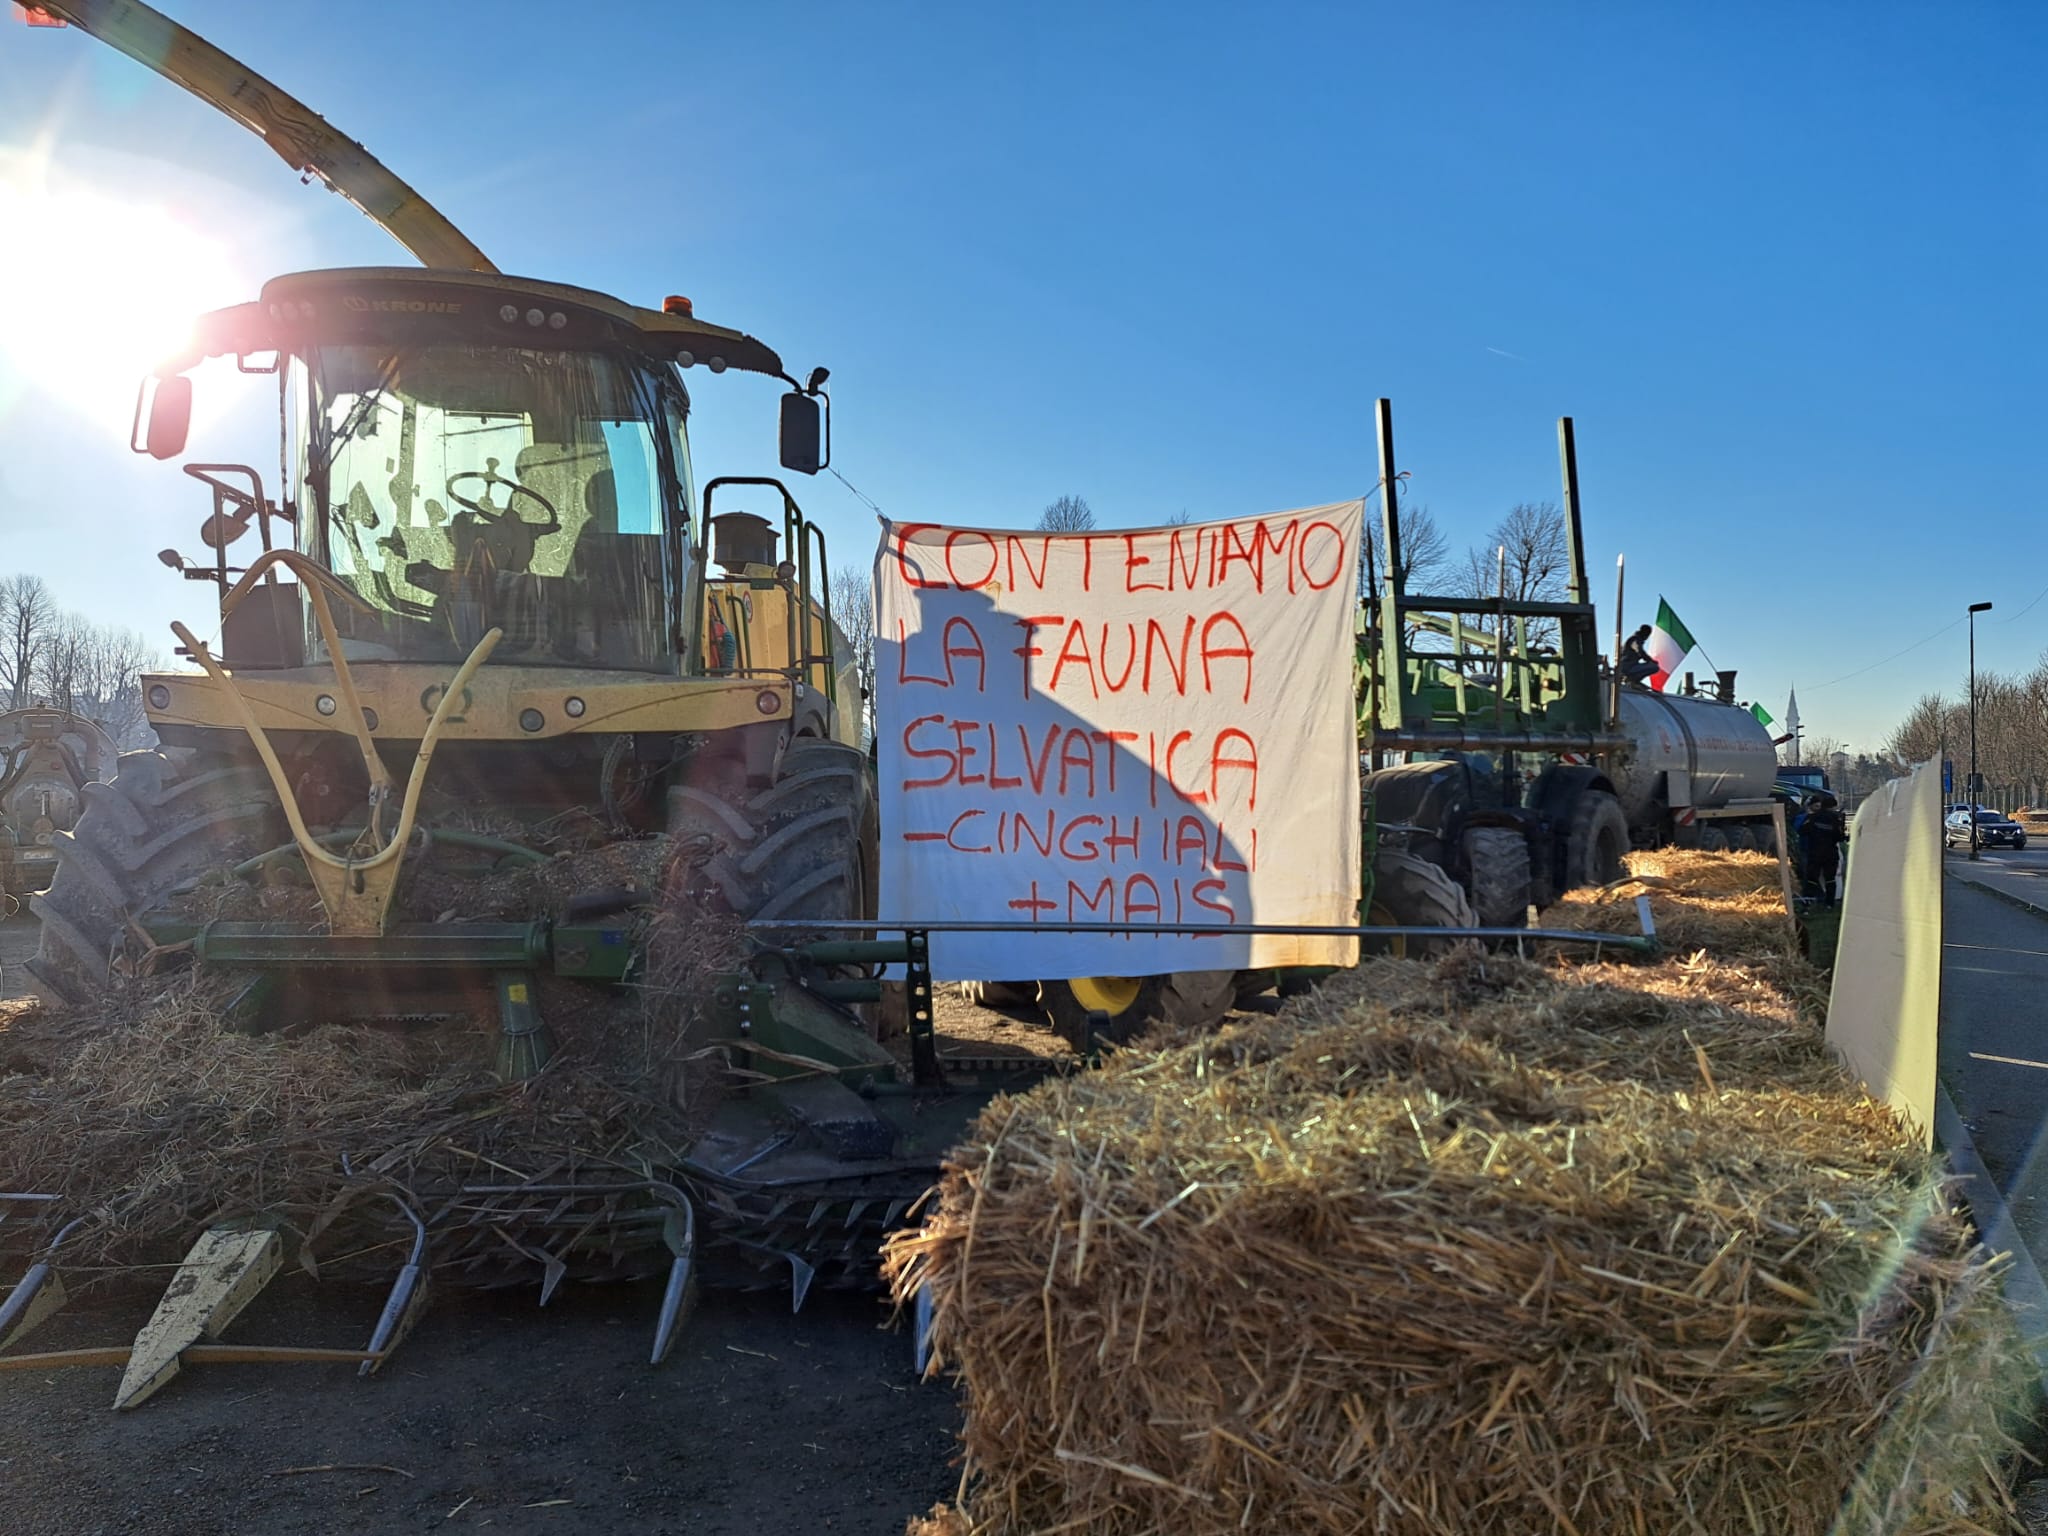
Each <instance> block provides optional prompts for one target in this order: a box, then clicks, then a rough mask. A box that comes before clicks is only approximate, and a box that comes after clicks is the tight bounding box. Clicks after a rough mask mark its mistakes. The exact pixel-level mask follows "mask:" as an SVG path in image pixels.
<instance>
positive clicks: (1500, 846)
mask: <svg viewBox="0 0 2048 1536" xmlns="http://www.w3.org/2000/svg"><path fill="white" fill-rule="evenodd" d="M1460 841H1461V842H1462V843H1463V844H1464V851H1465V867H1466V868H1467V869H1469V870H1470V871H1471V882H1470V884H1471V890H1470V895H1471V898H1472V910H1473V911H1474V912H1475V913H1476V914H1478V917H1479V926H1480V927H1482V928H1526V927H1527V926H1528V925H1529V887H1530V883H1531V881H1532V879H1533V876H1532V874H1531V871H1530V864H1529V840H1528V839H1527V838H1525V837H1523V836H1522V834H1521V833H1520V832H1518V831H1516V830H1515V829H1514V828H1513V827H1471V828H1468V829H1467V830H1466V833H1465V835H1464V837H1463V838H1461V839H1460ZM1517 942H1519V941H1517Z"/></svg>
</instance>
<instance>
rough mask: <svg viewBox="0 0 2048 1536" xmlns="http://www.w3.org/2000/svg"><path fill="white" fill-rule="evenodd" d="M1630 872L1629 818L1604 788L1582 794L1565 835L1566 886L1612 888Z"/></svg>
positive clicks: (1574, 806) (1572, 887) (1573, 808)
mask: <svg viewBox="0 0 2048 1536" xmlns="http://www.w3.org/2000/svg"><path fill="white" fill-rule="evenodd" d="M1627 873H1628V818H1627V817H1625V816H1623V815H1622V814H1621V802H1620V801H1619V800H1616V799H1615V798H1614V796H1612V795H1610V794H1609V793H1608V792H1607V791H1606V790H1604V789H1587V790H1582V791H1580V793H1579V798H1578V799H1577V800H1576V801H1575V802H1574V803H1573V805H1572V819H1571V825H1570V827H1569V828H1568V829H1567V831H1566V833H1565V887H1566V889H1574V888H1576V887H1579V886H1587V885H1612V884H1613V883H1614V882H1615V881H1617V880H1619V879H1621V878H1622V877H1623V876H1624V875H1626V874H1627Z"/></svg>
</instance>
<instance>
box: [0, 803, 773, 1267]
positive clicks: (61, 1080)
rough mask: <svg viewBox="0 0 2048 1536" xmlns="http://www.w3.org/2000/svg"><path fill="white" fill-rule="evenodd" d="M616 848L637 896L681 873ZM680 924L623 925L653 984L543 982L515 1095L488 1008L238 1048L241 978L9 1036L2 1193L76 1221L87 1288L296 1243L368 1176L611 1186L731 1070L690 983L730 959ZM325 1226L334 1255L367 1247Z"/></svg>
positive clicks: (72, 1242) (0, 1038)
mask: <svg viewBox="0 0 2048 1536" xmlns="http://www.w3.org/2000/svg"><path fill="white" fill-rule="evenodd" d="M626 848H627V851H626V852H625V853H624V854H614V855H611V856H610V857H611V859H612V860H613V862H615V863H617V864H618V865H619V866H620V868H621V869H625V868H627V867H628V866H630V867H631V868H632V869H635V870H638V871H639V872H640V873H641V874H642V875H643V876H645V877H646V880H647V884H646V885H645V886H644V887H643V888H645V889H648V890H650V891H654V890H665V889H668V888H669V887H670V886H672V885H674V884H675V882H677V881H679V880H682V879H684V878H685V877H686V864H687V860H686V859H685V858H684V857H683V856H682V855H681V854H680V853H679V852H678V851H677V850H675V849H673V848H671V847H669V846H668V845H667V840H665V839H652V840H646V841H644V842H641V843H638V844H634V845H626ZM576 857H584V856H576ZM558 862H559V861H558ZM551 874H552V875H553V876H554V880H553V882H552V884H551V883H550V882H549V880H548V876H550V875H551ZM592 883H594V877H593V866H592V865H590V864H589V863H587V862H586V863H585V865H584V867H583V868H582V869H580V870H574V871H567V872H566V873H565V872H562V871H558V870H557V869H556V867H555V866H554V865H550V866H542V867H541V868H540V869H539V871H538V878H537V879H536V881H535V883H534V884H532V885H531V886H529V887H528V899H529V900H531V901H533V902H534V903H536V904H539V903H548V904H552V902H553V900H555V899H558V898H559V896H560V895H561V894H566V893H568V892H571V891H574V890H579V889H589V888H590V886H591V884H592ZM486 897H487V899H496V897H495V895H494V894H493V893H489V892H487V893H486ZM546 909H547V907H546V906H544V905H543V906H540V907H539V910H546ZM535 910H536V906H528V907H526V908H525V911H526V912H527V913H529V914H530V913H532V912H533V911H535ZM672 910H673V909H672V907H671V906H669V905H668V904H666V903H660V902H657V903H655V904H654V905H652V906H651V907H650V910H648V911H645V912H643V913H641V914H639V915H638V916H637V917H636V919H635V922H636V925H637V927H638V928H639V930H640V932H639V937H640V938H641V939H642V940H643V941H644V942H645V944H646V946H647V949H648V952H649V954H650V956H651V957H652V959H651V964H650V966H649V974H648V976H647V978H646V981H645V984H644V985H641V986H639V987H637V988H634V989H628V990H618V991H612V990H608V989H603V988H596V987H588V986H582V985H578V984H576V983H572V982H566V981H559V980H557V979H555V978H553V977H542V978H541V980H540V992H539V999H538V1000H539V1003H540V1007H541V1012H542V1015H543V1017H544V1018H545V1019H546V1020H547V1021H548V1023H549V1026H550V1028H551V1029H552V1031H553V1033H554V1035H555V1039H556V1045H557V1051H556V1055H555V1057H554V1059H553V1060H552V1061H551V1062H550V1063H549V1065H548V1066H547V1067H546V1068H545V1069H544V1070H543V1071H542V1072H541V1073H540V1074H539V1075H538V1076H536V1077H535V1078H533V1079H530V1080H528V1081H526V1082H522V1083H516V1084H504V1083H500V1082H499V1081H498V1080H497V1079H496V1077H495V1076H494V1074H493V1071H492V1066H493V1061H494V1058H495V1055H496V1019H495V1012H494V1009H493V1008H492V1007H491V1006H490V1004H489V998H488V994H484V995H483V996H482V997H481V998H480V999H479V1001H480V1003H481V1004H482V1006H481V1008H480V1009H479V1011H478V1012H476V1013H475V1014H472V1015H471V1016H469V1017H467V1018H464V1019H457V1020H450V1021H444V1022H439V1023H436V1024H433V1025H431V1026H427V1027H419V1026H407V1025H385V1024H349V1023H342V1022H333V1023H324V1024H318V1025H315V1026H313V1027H303V1028H297V1029H294V1030H291V1031H289V1032H286V1033H284V1034H281V1035H269V1036H250V1035H245V1034H239V1033H236V1032H233V1031H231V1030H229V1029H227V1028H226V1027H224V1025H223V1024H222V1022H221V1015H222V1006H223V1004H224V1002H225V1001H226V999H227V997H228V995H229V992H230V990H231V989H232V987H233V986H234V982H233V980H232V979H229V978H221V977H217V976H210V975H201V974H195V973H192V972H189V971H186V972H180V973H176V974H173V975H166V976H159V977H140V978H136V979H133V980H131V981H129V982H127V983H126V984H124V985H122V986H120V987H118V988H117V989H116V991H115V992H114V993H113V994H112V995H111V996H110V997H109V999H108V1000H107V1001H106V1003H105V1005H104V1006H102V1007H98V1008H94V1009H90V1010H65V1009H29V1010H26V1011H23V1012H20V1013H17V1014H15V1015H13V1016H12V1017H9V1018H6V1019H0V1189H10V1190H35V1191H39V1192H43V1193H54V1194H60V1195H62V1196H63V1197H64V1202H65V1203H64V1209H65V1211H66V1213H67V1214H69V1215H76V1214H81V1213H83V1214H85V1215H87V1217H88V1218H89V1220H88V1224H87V1226H86V1228H85V1229H84V1230H83V1231H81V1232H80V1233H78V1234H77V1235H75V1236H74V1237H72V1238H70V1239H68V1240H67V1242H66V1246H65V1253H66V1256H67V1259H68V1260H69V1261H70V1263H69V1268H70V1269H71V1270H72V1271H73V1272H78V1271H82V1270H87V1269H91V1268H93V1267H95V1266H106V1267H109V1268H112V1267H115V1266H125V1265H135V1264H150V1263H159V1262H164V1261H166V1260H167V1259H174V1258H175V1257H176V1256H177V1254H178V1253H179V1252H181V1251H182V1249H183V1247H184V1245H185V1244H186V1243H187V1242H189V1240H190V1237H191V1235H192V1233H193V1232H194V1231H195V1230H197V1229H200V1228H202V1227H204V1226H207V1225H209V1224H212V1223H214V1222H217V1221H221V1220H232V1219H235V1218H238V1217H242V1216H262V1217H264V1218H265V1219H269V1220H275V1221H280V1222H282V1223H283V1224H284V1225H285V1227H286V1228H287V1229H288V1230H292V1231H297V1232H299V1233H300V1234H301V1235H304V1234H306V1233H307V1232H309V1231H311V1230H313V1229H314V1224H315V1222H316V1221H317V1220H318V1219H319V1218H320V1216H321V1215H322V1214H323V1213H325V1212H328V1211H329V1209H330V1207H331V1206H332V1204H333V1202H334V1201H335V1199H336V1197H337V1196H338V1195H339V1194H341V1192H342V1191H343V1190H344V1189H345V1188H349V1187H360V1186H361V1185H362V1184H363V1183H364V1182H365V1181H379V1180H381V1181H384V1182H386V1183H388V1184H390V1185H392V1186H393V1187H395V1188H397V1189H400V1190H403V1191H406V1192H408V1193H410V1194H412V1195H413V1196H414V1197H415V1200H414V1203H415V1204H416V1205H424V1204H427V1203H429V1202H430V1201H431V1199H432V1198H433V1197H434V1194H435V1192H437V1191H438V1192H446V1191H450V1190H453V1189H455V1188H457V1187H459V1186H460V1185H462V1184H463V1183H466V1182H468V1183H474V1182H476V1181H477V1180H479V1179H480V1178H481V1179H484V1180H485V1181H496V1182H503V1181H505V1180H507V1179H511V1180H515V1181H516V1180H518V1179H522V1178H525V1179H560V1178H562V1177H565V1176H568V1175H570V1174H572V1173H574V1172H577V1171H589V1170H597V1171H599V1172H600V1173H601V1176H604V1177H609V1178H612V1179H616V1178H618V1177H621V1176H645V1175H646V1173H647V1171H648V1170H649V1169H653V1168H658V1167H662V1166H665V1165H672V1164H673V1162H674V1161H675V1159H676V1156H677V1154H678V1153H679V1152H680V1151H681V1149H682V1148H684V1147H685V1146H687V1145H688V1143H689V1141H690V1140H691V1139H692V1137H693V1135H694V1131H695V1128H696V1127H697V1126H698V1125H700V1124H701V1122H702V1120H703V1118H704V1117H705V1115H706V1114H707V1113H708V1110H709V1108H710V1105H711V1102H712V1101H713V1100H714V1099H715V1097H716V1094H717V1092H718V1090H719V1087H720V1080H721V1077H722V1075H723V1070H724V1062H723V1058H722V1057H720V1056H718V1055H716V1054H715V1053H709V1054H707V1053H706V1052H705V1051H703V1050H702V1049H699V1048H698V1047H697V1044H696V1042H695V1040H694V1038H693V1025H694V1024H695V1022H696V1014H695V1003H696V1002H697V1000H698V999H700V998H701V996H702V994H703V988H702V987H701V986H696V985H694V982H695V980H696V979H699V978H701V977H703V976H704V975H706V974H708V973H709V972H711V971H713V970H716V969H719V968H722V967H723V966H725V965H727V964H729V963H730V959H731V956H732V955H733V953H735V952H736V949H737V946H738V942H739V935H738V931H737V929H736V927H735V926H734V925H732V924H730V923H722V922H719V921H716V920H713V919H710V918H708V917H706V916H704V915H702V914H701V913H699V914H698V915H697V916H695V917H693V919H692V920H691V921H688V922H683V921H680V920H677V919H675V918H674V917H672V916H671V912H672ZM465 915H467V914H465ZM621 1170H627V1171H628V1172H627V1173H624V1174H622V1173H621ZM362 1219H363V1220H364V1221H370V1222H373V1223H374V1224H375V1226H376V1227H377V1228H379V1229H380V1230H381V1229H382V1228H384V1227H388V1226H389V1224H390V1221H391V1219H392V1213H389V1212H386V1211H385V1210H384V1209H383V1207H382V1206H380V1205H375V1204H374V1203H373V1204H370V1205H366V1206H365V1208H364V1214H363V1218H362ZM320 1226H321V1227H322V1228H323V1229H327V1236H326V1237H325V1239H324V1240H323V1251H324V1252H326V1253H329V1254H333V1253H336V1252H341V1251H344V1250H346V1249H347V1248H348V1247H349V1246H350V1245H351V1244H352V1243H363V1242H371V1241H374V1240H376V1236H377V1234H376V1232H374V1231H370V1230H366V1229H361V1228H356V1227H350V1226H347V1225H343V1226H342V1227H340V1228H334V1227H333V1225H332V1223H331V1222H321V1223H320ZM386 1267H388V1260H387V1261H386Z"/></svg>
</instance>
